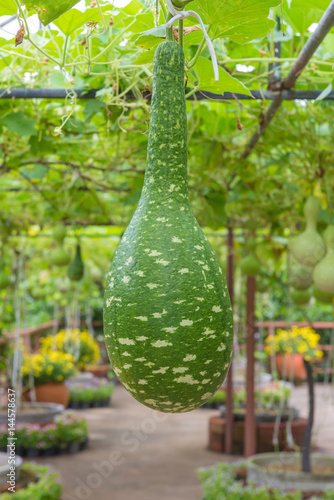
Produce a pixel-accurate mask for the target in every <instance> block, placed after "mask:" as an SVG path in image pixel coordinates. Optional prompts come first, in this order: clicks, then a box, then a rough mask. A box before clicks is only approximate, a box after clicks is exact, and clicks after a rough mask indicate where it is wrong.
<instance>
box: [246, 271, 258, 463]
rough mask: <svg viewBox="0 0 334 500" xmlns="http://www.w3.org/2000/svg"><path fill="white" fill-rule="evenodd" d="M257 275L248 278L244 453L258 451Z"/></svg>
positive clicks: (248, 453)
mask: <svg viewBox="0 0 334 500" xmlns="http://www.w3.org/2000/svg"><path fill="white" fill-rule="evenodd" d="M255 287H256V284H255V277H253V276H252V277H250V276H249V277H248V278H247V325H246V355H247V368H246V416H245V439H244V455H245V457H249V456H251V455H254V454H255V453H256V421H255V387H254V381H255V356H254V352H255Z"/></svg>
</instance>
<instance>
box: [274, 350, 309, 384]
mask: <svg viewBox="0 0 334 500" xmlns="http://www.w3.org/2000/svg"><path fill="white" fill-rule="evenodd" d="M276 369H277V372H278V375H279V377H280V378H281V379H283V380H290V374H292V378H293V381H294V383H295V384H296V385H298V384H301V383H302V382H304V380H306V369H305V366H304V359H303V356H302V355H301V354H299V353H292V354H282V353H279V354H276Z"/></svg>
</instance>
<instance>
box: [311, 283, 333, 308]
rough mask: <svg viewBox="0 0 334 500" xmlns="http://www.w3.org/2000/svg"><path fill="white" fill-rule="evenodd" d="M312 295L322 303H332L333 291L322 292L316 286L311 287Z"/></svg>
mask: <svg viewBox="0 0 334 500" xmlns="http://www.w3.org/2000/svg"><path fill="white" fill-rule="evenodd" d="M313 296H314V298H315V299H316V300H317V301H318V302H321V303H322V304H333V303H334V294H333V293H327V292H323V291H322V290H319V288H318V287H316V286H314V287H313Z"/></svg>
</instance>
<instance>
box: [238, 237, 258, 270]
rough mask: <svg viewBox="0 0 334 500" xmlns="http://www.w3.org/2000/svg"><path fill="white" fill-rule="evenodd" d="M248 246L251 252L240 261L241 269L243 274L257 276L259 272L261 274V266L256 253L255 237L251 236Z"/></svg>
mask: <svg viewBox="0 0 334 500" xmlns="http://www.w3.org/2000/svg"><path fill="white" fill-rule="evenodd" d="M246 246H247V248H248V251H249V254H248V255H247V257H245V258H244V259H242V261H241V262H240V270H241V272H242V274H245V275H246V276H256V275H257V274H259V272H260V270H261V266H260V263H259V261H258V260H257V258H256V255H255V249H256V240H255V238H253V237H252V238H249V240H248V241H247V245H246Z"/></svg>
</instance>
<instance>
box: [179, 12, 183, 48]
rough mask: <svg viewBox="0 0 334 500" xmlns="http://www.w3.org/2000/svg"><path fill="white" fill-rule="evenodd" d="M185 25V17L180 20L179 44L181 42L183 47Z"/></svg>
mask: <svg viewBox="0 0 334 500" xmlns="http://www.w3.org/2000/svg"><path fill="white" fill-rule="evenodd" d="M183 25H184V22H183V19H180V20H179V44H180V47H182V48H183Z"/></svg>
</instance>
